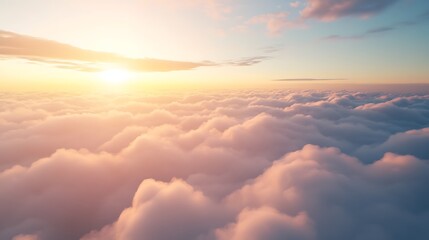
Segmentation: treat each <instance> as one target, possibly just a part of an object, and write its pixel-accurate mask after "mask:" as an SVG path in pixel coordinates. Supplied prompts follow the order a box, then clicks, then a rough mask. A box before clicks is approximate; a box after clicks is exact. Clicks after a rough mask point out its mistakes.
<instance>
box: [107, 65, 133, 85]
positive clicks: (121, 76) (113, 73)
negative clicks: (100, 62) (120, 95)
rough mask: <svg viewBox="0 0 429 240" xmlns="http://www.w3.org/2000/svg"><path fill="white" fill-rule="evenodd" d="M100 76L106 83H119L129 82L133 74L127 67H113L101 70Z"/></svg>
mask: <svg viewBox="0 0 429 240" xmlns="http://www.w3.org/2000/svg"><path fill="white" fill-rule="evenodd" d="M99 77H100V79H101V80H102V81H103V82H105V83H108V84H112V85H118V84H123V83H125V82H128V81H129V80H130V79H131V77H132V74H131V72H129V71H127V70H125V69H120V68H111V69H106V70H104V71H101V72H100V73H99Z"/></svg>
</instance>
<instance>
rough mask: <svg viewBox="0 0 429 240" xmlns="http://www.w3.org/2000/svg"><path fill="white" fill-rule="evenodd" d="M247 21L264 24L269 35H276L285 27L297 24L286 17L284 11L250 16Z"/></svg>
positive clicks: (292, 26) (293, 26)
mask: <svg viewBox="0 0 429 240" xmlns="http://www.w3.org/2000/svg"><path fill="white" fill-rule="evenodd" d="M249 23H251V24H263V25H265V27H266V29H267V31H268V33H269V34H271V35H277V34H279V33H281V32H283V31H284V30H286V29H289V28H295V27H297V26H299V24H297V23H296V22H293V21H291V20H290V19H288V14H287V13H286V12H278V13H267V14H263V15H258V16H255V17H253V18H251V19H250V20H249Z"/></svg>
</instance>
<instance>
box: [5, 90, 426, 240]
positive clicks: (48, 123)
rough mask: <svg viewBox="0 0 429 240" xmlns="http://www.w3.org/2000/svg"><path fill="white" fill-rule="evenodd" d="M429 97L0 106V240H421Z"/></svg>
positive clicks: (47, 100)
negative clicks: (409, 239)
mask: <svg viewBox="0 0 429 240" xmlns="http://www.w3.org/2000/svg"><path fill="white" fill-rule="evenodd" d="M428 97H429V96H428V95H424V94H411V93H369V92H353V91H339V92H331V91H300V92H296V91H286V90H264V91H231V92H217V93H213V92H211V93H209V92H202V93H198V92H195V93H190V94H169V95H160V94H153V95H150V94H145V95H136V96H131V95H123V96H121V95H117V96H101V95H72V94H70V95H59V94H43V93H31V94H30V93H25V94H19V93H1V94H0V102H1V105H0V107H1V111H0V156H1V157H0V196H1V197H0V215H1V216H7V217H2V218H1V219H0V239H14V240H22V239H32V240H35V239H37V240H54V239H64V240H69V239H70V240H74V239H82V240H101V239H103V240H118V239H121V240H132V239H179V240H180V239H186V240H189V239H198V240H209V239H218V240H224V239H250V240H252V239H255V240H256V239H289V238H290V239H322V240H323V239H404V238H405V237H408V238H411V239H426V238H428V237H429V231H428V230H427V227H426V225H427V222H428V221H429V204H428V201H426V199H427V197H428V196H429V191H428V189H427V183H428V182H429V177H428V176H429V165H428V164H429V162H428V161H427V160H428V159H429V152H428V151H427V146H428V144H429V124H428V123H429V101H428V99H429V98H428Z"/></svg>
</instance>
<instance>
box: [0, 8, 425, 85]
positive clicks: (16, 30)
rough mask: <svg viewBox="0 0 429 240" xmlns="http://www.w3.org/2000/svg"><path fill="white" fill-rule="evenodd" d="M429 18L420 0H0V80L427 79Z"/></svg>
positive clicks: (254, 81)
mask: <svg viewBox="0 0 429 240" xmlns="http://www.w3.org/2000/svg"><path fill="white" fill-rule="evenodd" d="M428 25H429V3H428V2H427V1H425V0H380V1H370V0H325V1H322V0H297V1H287V0H282V1H281V0H268V1H256V0H181V1H173V0H160V1H155V0H124V1H115V0H93V1H83V0H74V1H67V0H56V1H52V0H51V1H49V0H38V1H33V0H25V1H24V0H14V1H11V0H0V70H1V71H0V79H1V80H0V88H2V89H5V90H47V89H57V90H58V89H59V90H71V89H90V88H100V87H101V86H102V85H103V84H104V83H105V82H106V77H103V74H104V75H106V74H107V75H109V74H110V75H115V74H116V75H120V76H119V77H118V76H116V77H115V76H114V77H113V78H117V79H118V78H119V79H121V78H122V79H123V81H124V80H125V79H126V80H127V81H126V82H127V85H130V86H132V87H143V88H148V87H156V86H158V87H166V86H168V87H171V88H180V87H183V86H211V87H218V86H225V87H229V86H238V87H243V86H244V87H246V86H263V85H270V86H285V85H286V86H287V85H293V84H295V85H296V84H300V83H309V84H311V83H327V82H329V83H353V84H387V83H429V66H428V64H429V45H428V44H427V42H429V28H428ZM106 72H107V73H106ZM100 75H101V77H100ZM123 75H126V76H123ZM273 80H275V81H273ZM118 81H119V80H118ZM123 85H124V84H123Z"/></svg>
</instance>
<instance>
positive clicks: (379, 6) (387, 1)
mask: <svg viewBox="0 0 429 240" xmlns="http://www.w3.org/2000/svg"><path fill="white" fill-rule="evenodd" d="M395 2H397V0H378V1H373V0H307V6H306V7H305V8H304V10H303V11H302V12H301V14H302V16H303V17H305V18H317V19H321V20H323V21H332V20H335V19H337V18H340V17H345V16H360V17H365V16H370V15H373V14H376V13H379V12H381V11H383V10H384V9H386V8H388V7H389V6H391V5H393V4H394V3H395Z"/></svg>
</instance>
